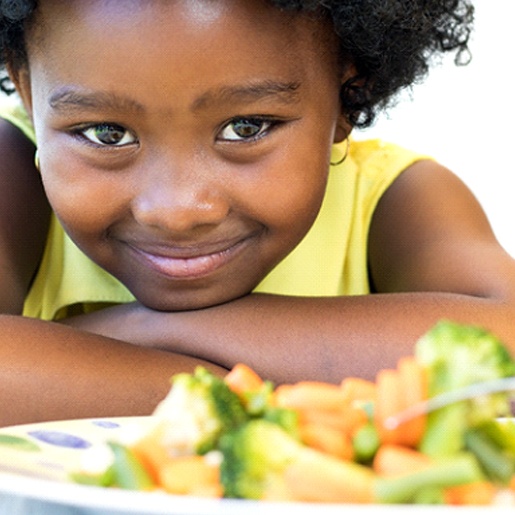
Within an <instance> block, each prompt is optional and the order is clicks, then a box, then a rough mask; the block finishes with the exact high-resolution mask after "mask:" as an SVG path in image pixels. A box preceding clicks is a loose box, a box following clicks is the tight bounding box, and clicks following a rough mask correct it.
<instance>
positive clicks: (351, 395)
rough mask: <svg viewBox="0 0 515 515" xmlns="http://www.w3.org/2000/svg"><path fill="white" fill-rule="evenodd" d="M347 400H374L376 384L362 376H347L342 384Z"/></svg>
mask: <svg viewBox="0 0 515 515" xmlns="http://www.w3.org/2000/svg"><path fill="white" fill-rule="evenodd" d="M340 388H341V389H342V392H343V395H344V397H345V399H346V400H347V402H349V403H352V402H360V401H363V402H366V401H373V400H374V399H375V395H376V385H375V383H373V382H372V381H367V380H366V379H362V378H360V377H346V378H345V379H344V380H343V381H342V382H341V384H340Z"/></svg>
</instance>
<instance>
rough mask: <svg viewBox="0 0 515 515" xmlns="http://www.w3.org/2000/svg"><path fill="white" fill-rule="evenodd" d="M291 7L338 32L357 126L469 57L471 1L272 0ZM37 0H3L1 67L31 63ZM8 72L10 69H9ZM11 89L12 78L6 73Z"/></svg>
mask: <svg viewBox="0 0 515 515" xmlns="http://www.w3.org/2000/svg"><path fill="white" fill-rule="evenodd" d="M268 1H269V2H270V3H271V4H273V5H275V6H276V7H278V8H280V9H283V10H285V11H298V12H312V13H316V12H318V13H322V14H323V15H324V16H327V17H328V18H329V19H330V20H331V21H332V23H333V26H334V30H335V32H336V34H337V36H338V37H339V52H340V54H339V55H340V58H341V60H342V63H344V62H349V61H350V62H352V63H353V65H354V67H355V69H356V75H355V76H353V77H352V78H351V79H349V80H348V81H347V82H346V83H345V84H344V85H343V86H342V88H341V92H340V98H341V103H342V109H343V112H344V113H345V115H346V116H347V118H348V120H349V122H350V123H351V125H354V126H356V127H367V126H369V125H371V124H372V123H373V121H374V119H375V117H376V115H377V112H378V111H379V110H381V109H384V108H386V107H388V106H390V105H391V103H392V102H393V101H394V99H395V97H396V95H397V93H398V92H399V91H400V90H402V89H403V88H406V87H409V86H411V85H412V84H414V83H416V82H418V81H420V80H421V79H423V78H424V77H425V76H426V74H427V72H428V70H429V67H430V65H431V64H432V62H433V60H434V59H435V58H436V57H438V56H441V55H443V54H444V53H446V52H452V53H454V56H455V61H456V63H457V64H462V63H465V62H467V61H468V60H469V58H470V53H469V49H468V41H469V37H470V34H471V31H472V22H473V14H474V10H473V6H472V4H471V0H379V1H378V0H268ZM37 4H38V2H37V0H0V66H3V65H5V63H6V62H10V63H11V64H13V65H14V66H15V67H16V66H20V65H22V64H23V63H24V62H26V58H27V55H26V48H25V30H26V28H27V23H29V22H30V20H31V18H32V16H33V14H34V12H35V10H36V9H37ZM4 73H5V69H4ZM0 80H1V82H0V87H1V89H2V90H4V91H6V92H8V91H9V90H11V91H12V88H10V87H9V81H8V77H7V76H4V77H3V78H2V79H0Z"/></svg>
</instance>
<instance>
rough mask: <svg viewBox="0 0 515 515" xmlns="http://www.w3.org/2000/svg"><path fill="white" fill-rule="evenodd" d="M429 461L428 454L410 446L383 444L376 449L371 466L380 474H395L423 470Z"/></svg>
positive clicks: (429, 463) (430, 461)
mask: <svg viewBox="0 0 515 515" xmlns="http://www.w3.org/2000/svg"><path fill="white" fill-rule="evenodd" d="M431 463H432V460H431V458H430V457H429V456H427V455H426V454H423V453H421V452H419V451H416V450H415V449H412V448H411V447H405V446H403V445H396V444H384V445H381V446H380V447H379V449H378V450H377V452H376V455H375V457H374V461H373V463H372V468H373V470H374V471H375V472H376V473H377V474H379V475H381V476H397V475H401V474H407V473H410V472H416V471H418V470H423V469H424V468H427V467H428V466H430V465H431Z"/></svg>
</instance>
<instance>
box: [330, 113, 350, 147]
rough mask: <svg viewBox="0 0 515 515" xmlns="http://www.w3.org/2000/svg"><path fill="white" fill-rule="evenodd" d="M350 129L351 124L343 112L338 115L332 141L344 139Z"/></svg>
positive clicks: (336, 141)
mask: <svg viewBox="0 0 515 515" xmlns="http://www.w3.org/2000/svg"><path fill="white" fill-rule="evenodd" d="M351 131H352V126H351V125H350V123H349V122H348V120H347V119H346V118H345V116H344V115H343V114H341V115H340V116H339V117H338V121H337V123H336V129H335V131H334V138H333V142H334V143H341V142H342V141H343V140H346V139H347V138H348V137H349V135H350V133H351Z"/></svg>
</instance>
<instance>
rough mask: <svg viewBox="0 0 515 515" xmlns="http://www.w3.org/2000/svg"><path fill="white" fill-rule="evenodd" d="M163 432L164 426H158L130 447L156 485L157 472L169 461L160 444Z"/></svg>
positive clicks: (157, 480)
mask: <svg viewBox="0 0 515 515" xmlns="http://www.w3.org/2000/svg"><path fill="white" fill-rule="evenodd" d="M164 431H165V427H164V425H163V424H159V425H157V426H156V427H155V428H154V429H153V430H151V431H150V432H149V433H147V434H146V435H145V436H144V437H143V438H141V439H140V440H138V441H137V442H136V443H135V444H134V445H133V446H132V447H131V450H132V452H133V453H134V455H135V456H136V458H138V460H139V461H140V462H141V463H142V464H143V466H144V467H145V468H146V469H147V471H148V472H149V474H150V475H151V477H152V479H153V480H154V481H155V482H156V483H157V482H159V470H160V469H161V468H163V467H164V466H165V465H166V463H167V462H168V461H169V460H170V459H171V458H170V456H169V455H168V453H167V451H166V449H165V447H164V446H163V444H162V443H161V442H162V441H163V432H164Z"/></svg>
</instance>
